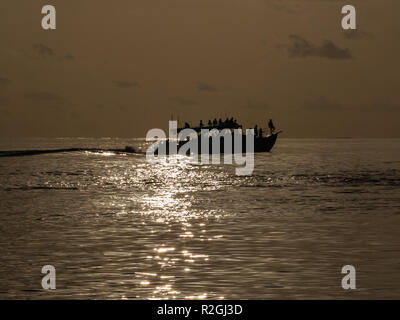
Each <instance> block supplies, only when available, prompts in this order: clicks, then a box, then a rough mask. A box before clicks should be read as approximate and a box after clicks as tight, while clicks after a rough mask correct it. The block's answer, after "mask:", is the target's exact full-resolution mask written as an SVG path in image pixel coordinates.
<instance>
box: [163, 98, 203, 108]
mask: <svg viewBox="0 0 400 320" xmlns="http://www.w3.org/2000/svg"><path fill="white" fill-rule="evenodd" d="M170 100H172V101H175V102H176V103H178V104H179V105H181V106H184V107H190V106H195V105H197V102H196V101H194V100H192V99H188V98H185V97H173V98H171V99H170Z"/></svg>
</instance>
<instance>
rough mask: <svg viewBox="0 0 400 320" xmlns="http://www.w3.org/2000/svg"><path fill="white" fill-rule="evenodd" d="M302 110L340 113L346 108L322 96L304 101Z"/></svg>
mask: <svg viewBox="0 0 400 320" xmlns="http://www.w3.org/2000/svg"><path fill="white" fill-rule="evenodd" d="M300 109H302V110H307V111H339V110H343V109H344V108H343V106H342V105H341V104H340V103H339V102H337V101H335V100H329V99H328V98H326V97H323V96H321V97H318V98H315V99H309V100H306V101H304V103H303V105H302V106H301V108H300Z"/></svg>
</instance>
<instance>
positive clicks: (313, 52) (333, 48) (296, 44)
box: [287, 35, 353, 60]
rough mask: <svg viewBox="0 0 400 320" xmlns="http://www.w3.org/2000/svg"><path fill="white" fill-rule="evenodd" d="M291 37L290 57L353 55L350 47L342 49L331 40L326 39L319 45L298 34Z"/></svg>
mask: <svg viewBox="0 0 400 320" xmlns="http://www.w3.org/2000/svg"><path fill="white" fill-rule="evenodd" d="M289 38H290V40H291V43H290V44H289V45H288V46H287V50H288V54H289V56H290V57H297V58H306V57H321V58H327V59H337V60H345V59H351V58H352V57H353V56H352V54H351V52H350V50H349V49H348V48H345V49H342V48H340V47H338V46H337V45H336V44H334V43H333V42H332V41H330V40H326V41H324V42H323V43H322V44H321V45H320V46H318V45H314V44H313V43H312V42H310V41H308V40H306V39H304V38H302V37H301V36H298V35H290V36H289Z"/></svg>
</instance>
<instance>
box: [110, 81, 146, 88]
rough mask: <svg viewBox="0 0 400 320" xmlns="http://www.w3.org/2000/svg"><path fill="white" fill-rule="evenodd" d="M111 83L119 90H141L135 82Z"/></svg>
mask: <svg viewBox="0 0 400 320" xmlns="http://www.w3.org/2000/svg"><path fill="white" fill-rule="evenodd" d="M113 83H114V84H115V85H116V86H117V87H118V88H121V89H129V88H141V86H140V83H139V82H137V81H121V80H114V81H113Z"/></svg>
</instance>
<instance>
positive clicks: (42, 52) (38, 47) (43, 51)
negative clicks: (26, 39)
mask: <svg viewBox="0 0 400 320" xmlns="http://www.w3.org/2000/svg"><path fill="white" fill-rule="evenodd" d="M33 50H34V51H35V52H36V53H37V54H38V55H39V56H40V57H42V58H47V57H53V56H54V51H53V49H51V48H49V47H47V46H45V45H44V44H42V43H37V44H34V45H33Z"/></svg>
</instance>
